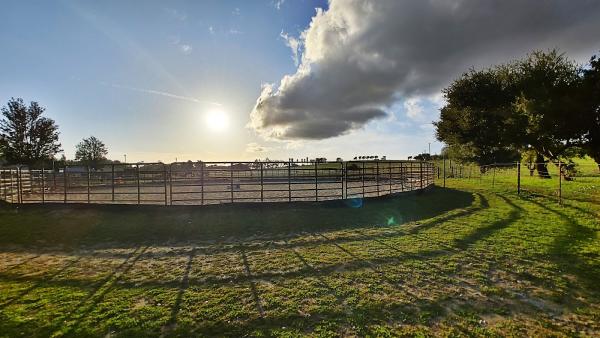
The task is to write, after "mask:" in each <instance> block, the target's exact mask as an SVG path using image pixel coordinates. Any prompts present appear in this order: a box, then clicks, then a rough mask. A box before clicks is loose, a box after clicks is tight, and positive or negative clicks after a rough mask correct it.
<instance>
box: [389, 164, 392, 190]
mask: <svg viewBox="0 0 600 338" xmlns="http://www.w3.org/2000/svg"><path fill="white" fill-rule="evenodd" d="M388 168H389V169H390V195H391V194H392V162H388Z"/></svg>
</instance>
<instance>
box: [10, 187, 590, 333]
mask: <svg viewBox="0 0 600 338" xmlns="http://www.w3.org/2000/svg"><path fill="white" fill-rule="evenodd" d="M596 182H597V181H596ZM511 184H512V183H511V182H509V181H508V180H507V181H506V182H505V181H503V180H498V181H497V182H495V185H494V187H493V188H490V187H489V186H487V185H484V184H481V183H480V182H479V181H478V180H452V179H450V180H448V181H447V188H445V189H443V188H434V189H432V190H430V191H428V192H427V193H423V194H412V195H408V196H401V197H395V198H381V199H375V200H366V201H364V203H363V204H362V206H360V207H358V206H359V204H360V203H358V202H359V201H354V202H353V203H343V202H332V203H324V204H312V203H307V204H295V205H287V204H276V205H259V206H247V205H225V206H214V207H213V206H207V207H168V208H167V207H155V206H141V207H137V206H89V207H88V206H74V205H70V206H63V205H55V206H48V205H46V206H33V205H29V206H24V207H19V208H16V207H12V206H8V205H3V206H1V207H0V336H7V337H13V336H26V337H31V336H56V337H60V336H123V337H130V336H161V335H163V336H183V337H188V336H236V337H240V336H299V335H310V336H340V335H349V336H403V335H405V336H506V335H514V336H600V189H595V188H591V189H587V190H582V192H581V193H580V194H578V195H577V196H584V197H585V198H577V199H568V198H566V199H565V200H564V203H563V205H562V206H559V205H558V204H557V203H556V201H555V199H554V198H553V197H551V196H550V197H548V196H542V195H536V194H533V193H529V192H525V193H523V194H522V195H521V196H517V195H516V193H514V190H513V189H512V186H511ZM589 184H592V185H593V184H594V183H589ZM596 186H597V185H596ZM568 196H570V195H568ZM568 196H567V197H568Z"/></svg>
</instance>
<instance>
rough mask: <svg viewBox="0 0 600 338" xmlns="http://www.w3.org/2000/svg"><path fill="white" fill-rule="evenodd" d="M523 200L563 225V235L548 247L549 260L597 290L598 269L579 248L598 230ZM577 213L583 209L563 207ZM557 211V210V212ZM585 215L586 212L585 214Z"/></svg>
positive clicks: (531, 199) (543, 205)
mask: <svg viewBox="0 0 600 338" xmlns="http://www.w3.org/2000/svg"><path fill="white" fill-rule="evenodd" d="M523 200H525V201H527V202H529V203H532V204H535V205H536V206H538V207H540V208H543V209H545V210H547V211H549V212H551V213H553V214H555V215H557V216H558V217H559V218H560V219H561V220H562V221H563V222H564V224H565V226H566V229H565V231H564V232H563V235H561V236H557V237H556V238H555V240H554V242H553V243H552V245H551V247H550V255H549V257H550V259H552V260H553V261H554V262H555V263H556V264H557V265H558V266H560V267H561V270H563V271H566V272H568V273H570V274H573V275H575V276H576V277H577V278H578V279H579V280H580V281H581V282H583V283H584V284H585V285H587V286H588V287H591V288H592V289H593V290H598V289H599V288H600V287H599V286H598V281H599V280H600V269H599V266H598V265H594V264H591V263H590V260H587V259H583V257H581V254H582V253H581V252H577V250H576V249H577V248H581V247H582V246H583V245H582V244H583V243H585V242H587V241H591V240H593V239H594V236H596V233H597V232H598V230H595V229H592V228H589V227H587V226H584V225H581V224H579V222H577V220H576V219H575V218H573V217H572V216H570V215H568V214H567V213H565V212H563V211H560V209H559V208H558V207H557V208H551V207H549V204H547V203H546V204H545V203H541V202H539V201H537V200H536V199H533V198H523ZM565 207H567V208H571V209H574V210H576V211H578V212H584V210H583V209H581V208H577V207H573V206H570V205H567V206H565ZM557 209H559V210H557ZM586 213H587V212H586Z"/></svg>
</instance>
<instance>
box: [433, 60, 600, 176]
mask: <svg viewBox="0 0 600 338" xmlns="http://www.w3.org/2000/svg"><path fill="white" fill-rule="evenodd" d="M443 94H444V96H445V98H446V102H447V103H446V105H445V106H444V107H443V108H442V109H441V116H440V120H439V121H438V122H435V126H436V136H437V138H438V140H440V141H443V142H444V143H446V144H447V145H448V147H447V149H446V151H447V154H449V155H451V156H452V157H454V158H456V159H459V160H462V161H466V162H475V163H478V164H489V163H494V162H496V163H498V162H513V161H518V160H521V158H522V157H524V156H529V157H530V158H531V160H532V162H535V163H537V164H536V169H537V171H538V174H539V175H540V176H542V177H549V175H548V169H547V165H546V163H547V161H559V160H561V161H568V160H569V159H571V158H573V157H575V156H584V155H589V156H590V157H592V158H593V159H594V160H595V161H596V162H597V163H600V60H599V59H598V58H597V57H596V56H593V57H592V58H591V59H590V62H589V63H588V64H587V65H584V66H580V65H577V64H576V63H575V62H574V61H572V60H570V59H568V58H567V57H566V56H565V55H564V54H561V53H559V52H558V51H556V50H551V51H548V52H543V51H534V52H533V53H531V54H529V55H528V56H527V57H526V58H524V59H521V60H516V61H513V62H510V63H507V64H503V65H498V66H494V67H491V68H487V69H483V70H475V69H471V70H469V71H468V72H466V73H465V74H463V75H462V76H461V77H460V78H458V79H456V80H455V81H454V82H453V83H452V84H451V85H450V86H449V87H447V88H445V89H444V90H443Z"/></svg>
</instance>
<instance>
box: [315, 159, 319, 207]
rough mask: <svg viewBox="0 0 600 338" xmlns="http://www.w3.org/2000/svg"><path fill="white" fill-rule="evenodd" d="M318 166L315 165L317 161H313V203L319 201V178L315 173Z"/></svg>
mask: <svg viewBox="0 0 600 338" xmlns="http://www.w3.org/2000/svg"><path fill="white" fill-rule="evenodd" d="M318 166H319V164H318V163H317V159H315V202H318V201H319V178H318V173H317V168H318Z"/></svg>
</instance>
